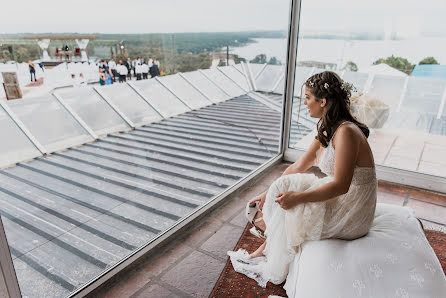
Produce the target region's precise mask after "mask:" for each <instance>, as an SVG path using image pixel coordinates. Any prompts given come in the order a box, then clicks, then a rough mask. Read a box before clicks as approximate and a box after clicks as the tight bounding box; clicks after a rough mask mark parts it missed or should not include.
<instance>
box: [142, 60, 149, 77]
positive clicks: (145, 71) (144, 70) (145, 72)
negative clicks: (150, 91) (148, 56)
mask: <svg viewBox="0 0 446 298" xmlns="http://www.w3.org/2000/svg"><path fill="white" fill-rule="evenodd" d="M141 69H142V79H143V80H147V78H148V74H149V66H148V65H147V63H145V62H144V63H143V64H142V65H141Z"/></svg>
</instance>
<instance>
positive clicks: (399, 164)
mask: <svg viewBox="0 0 446 298" xmlns="http://www.w3.org/2000/svg"><path fill="white" fill-rule="evenodd" d="M418 161H419V157H416V156H412V157H407V156H401V155H396V154H392V153H390V154H389V156H388V157H387V158H386V160H385V161H384V165H385V166H388V167H393V168H396V169H403V170H409V171H416V169H417V167H418Z"/></svg>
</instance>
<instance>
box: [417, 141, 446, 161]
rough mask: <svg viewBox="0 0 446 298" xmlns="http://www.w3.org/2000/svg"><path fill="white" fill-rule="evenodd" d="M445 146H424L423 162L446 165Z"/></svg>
mask: <svg viewBox="0 0 446 298" xmlns="http://www.w3.org/2000/svg"><path fill="white" fill-rule="evenodd" d="M444 152H445V148H444V146H439V145H433V144H426V145H425V146H424V150H423V155H422V156H421V160H422V161H429V162H433V163H440V164H446V155H445V154H444Z"/></svg>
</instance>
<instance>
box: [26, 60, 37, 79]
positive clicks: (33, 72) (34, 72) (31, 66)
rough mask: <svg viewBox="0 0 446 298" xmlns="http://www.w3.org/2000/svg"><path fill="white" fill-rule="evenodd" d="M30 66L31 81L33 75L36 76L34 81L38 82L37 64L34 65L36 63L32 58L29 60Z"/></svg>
mask: <svg viewBox="0 0 446 298" xmlns="http://www.w3.org/2000/svg"><path fill="white" fill-rule="evenodd" d="M28 66H29V74H30V75H31V82H32V81H33V76H34V82H37V79H36V66H35V65H34V63H33V62H32V61H31V60H29V61H28Z"/></svg>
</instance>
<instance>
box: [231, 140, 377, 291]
mask: <svg viewBox="0 0 446 298" xmlns="http://www.w3.org/2000/svg"><path fill="white" fill-rule="evenodd" d="M332 139H333V138H332ZM334 152H335V150H334V148H333V145H332V142H331V141H330V142H329V144H328V146H327V148H326V149H325V150H324V152H323V153H322V156H321V159H320V163H319V168H320V169H321V171H322V172H324V173H325V174H326V175H327V176H326V177H324V178H318V177H316V176H315V175H313V174H292V175H286V176H282V177H280V178H279V179H277V180H276V181H275V182H274V183H273V184H272V185H271V187H270V188H269V190H268V193H267V195H266V200H265V204H264V206H263V219H264V221H265V224H266V227H267V228H266V231H265V235H266V237H267V241H266V248H265V250H264V255H265V256H264V257H258V258H253V259H251V258H250V257H249V254H248V252H247V251H245V250H243V249H239V250H238V251H236V252H234V251H229V252H228V255H229V256H230V259H231V262H232V265H233V267H234V269H235V271H237V272H239V273H243V274H245V275H246V276H248V277H250V278H252V279H254V280H256V281H257V283H258V284H259V285H260V286H262V287H266V284H267V282H268V281H270V282H272V283H274V284H280V283H282V282H283V281H284V280H285V279H286V277H287V274H288V270H289V265H290V263H291V262H292V261H293V259H294V256H295V255H296V253H297V252H298V251H299V247H300V245H301V244H302V243H303V242H304V241H306V240H320V239H328V238H338V239H346V240H352V239H356V238H359V237H362V236H364V235H366V234H367V233H368V231H369V229H370V227H371V225H372V222H373V219H374V214H375V207H376V196H377V180H376V173H375V168H373V167H370V168H368V167H355V169H354V173H353V179H352V182H351V185H350V188H349V191H348V192H347V193H346V194H344V195H341V196H338V197H335V198H332V199H330V200H327V201H322V202H317V203H304V204H298V205H296V206H295V207H293V208H292V209H289V210H284V209H282V208H281V207H280V206H279V204H278V203H276V202H275V198H276V195H277V194H278V193H281V192H286V191H295V192H303V191H307V190H310V189H313V188H317V187H319V186H321V185H323V184H325V183H327V182H329V181H331V180H332V179H333V176H334V157H335V154H334Z"/></svg>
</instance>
